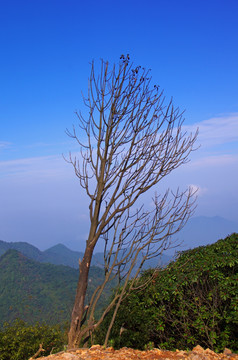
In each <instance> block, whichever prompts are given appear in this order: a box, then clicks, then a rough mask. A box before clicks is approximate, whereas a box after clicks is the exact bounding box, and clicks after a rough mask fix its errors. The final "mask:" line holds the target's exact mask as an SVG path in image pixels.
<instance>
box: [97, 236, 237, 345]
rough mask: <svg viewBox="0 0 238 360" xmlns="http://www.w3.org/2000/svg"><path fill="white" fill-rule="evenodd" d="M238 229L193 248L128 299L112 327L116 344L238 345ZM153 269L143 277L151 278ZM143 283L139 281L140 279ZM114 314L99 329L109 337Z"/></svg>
mask: <svg viewBox="0 0 238 360" xmlns="http://www.w3.org/2000/svg"><path fill="white" fill-rule="evenodd" d="M237 250H238V234H233V235H231V236H229V237H227V238H226V239H224V240H219V241H217V242H216V243H215V244H212V245H208V246H206V247H199V248H195V249H193V250H188V251H186V252H183V253H181V254H180V255H179V257H178V259H177V260H176V261H175V262H173V263H171V264H169V265H168V266H167V268H165V269H160V270H158V271H157V272H156V273H155V275H154V276H153V277H152V280H151V282H150V284H149V286H147V288H146V289H143V291H137V292H134V293H132V294H130V295H129V296H128V297H127V298H126V299H125V301H124V302H123V303H122V305H121V308H120V309H119V312H118V315H117V317H116V321H115V324H114V327H113V329H112V333H111V343H113V344H114V346H115V347H120V346H128V347H135V348H141V349H142V348H144V347H145V346H146V345H147V344H149V343H152V342H153V343H154V344H155V346H157V347H161V348H166V349H171V350H174V349H176V348H180V349H191V348H192V347H193V346H194V345H197V344H200V345H201V346H203V347H209V348H211V349H213V350H215V351H221V350H223V349H224V348H225V347H229V348H231V349H233V351H237V350H238V343H237V340H236V339H237V333H236V329H237V324H238V311H237V310H238V305H237V298H238V288H237V284H238V282H237V280H238V278H237V269H238V259H237ZM151 274H152V270H150V271H149V270H148V271H146V272H144V273H143V275H142V276H141V279H140V281H141V282H143V281H144V280H145V278H148V279H149V278H150V276H151ZM138 285H139V284H138ZM110 317H111V315H109V316H108V318H106V319H105V322H104V324H103V326H102V327H101V328H100V331H99V332H98V333H97V337H98V341H101V342H103V338H104V336H105V333H106V330H107V326H108V323H109V322H110Z"/></svg>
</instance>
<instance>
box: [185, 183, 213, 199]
mask: <svg viewBox="0 0 238 360" xmlns="http://www.w3.org/2000/svg"><path fill="white" fill-rule="evenodd" d="M189 188H190V189H191V190H192V191H193V192H194V193H195V192H196V195H197V196H201V195H204V194H206V193H207V191H208V189H207V188H205V187H201V186H199V185H195V184H190V185H189Z"/></svg>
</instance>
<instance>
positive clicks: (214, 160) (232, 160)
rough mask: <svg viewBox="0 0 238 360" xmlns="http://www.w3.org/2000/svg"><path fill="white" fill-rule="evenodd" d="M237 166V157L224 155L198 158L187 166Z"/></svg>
mask: <svg viewBox="0 0 238 360" xmlns="http://www.w3.org/2000/svg"><path fill="white" fill-rule="evenodd" d="M236 164H237V165H238V155H236V154H224V155H211V156H205V157H201V158H198V159H196V160H193V161H191V162H190V163H189V164H188V166H190V167H193V168H209V167H210V168H211V167H223V166H228V165H230V166H232V165H234V166H235V165H236Z"/></svg>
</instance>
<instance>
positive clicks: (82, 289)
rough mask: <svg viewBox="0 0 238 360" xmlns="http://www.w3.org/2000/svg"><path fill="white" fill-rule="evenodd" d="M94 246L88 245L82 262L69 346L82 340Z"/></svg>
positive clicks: (76, 344) (75, 345)
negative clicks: (81, 334) (81, 332)
mask: <svg viewBox="0 0 238 360" xmlns="http://www.w3.org/2000/svg"><path fill="white" fill-rule="evenodd" d="M92 255H93V248H92V247H86V250H85V254H84V257H83V259H82V262H81V264H80V272H79V280H78V286H77V290H76V296H75V303H74V307H73V311H72V316H71V325H70V330H69V334H68V348H69V349H74V348H75V347H77V346H78V345H79V343H80V341H81V338H80V328H81V322H82V319H83V315H84V312H85V306H84V302H85V296H86V291H87V286H88V275H89V268H90V264H91V260H92Z"/></svg>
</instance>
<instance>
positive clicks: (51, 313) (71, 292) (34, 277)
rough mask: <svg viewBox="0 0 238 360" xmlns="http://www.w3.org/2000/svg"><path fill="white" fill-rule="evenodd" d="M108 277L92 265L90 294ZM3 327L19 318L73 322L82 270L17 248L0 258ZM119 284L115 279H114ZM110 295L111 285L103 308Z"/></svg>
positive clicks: (0, 309)
mask: <svg viewBox="0 0 238 360" xmlns="http://www.w3.org/2000/svg"><path fill="white" fill-rule="evenodd" d="M103 276H104V272H103V270H102V269H100V268H98V267H94V266H93V267H91V269H90V281H89V288H88V294H89V295H90V294H92V291H93V290H94V289H95V287H96V286H97V285H98V283H99V282H100V281H101V279H102V277H103ZM0 280H1V281H0V314H1V317H0V326H1V325H2V324H3V323H4V321H10V322H11V321H12V320H14V319H16V318H21V319H24V320H25V321H26V322H28V323H32V324H33V323H35V322H36V321H40V322H43V321H46V322H47V324H58V323H62V322H64V321H69V319H70V313H71V309H72V306H73V301H74V296H75V289H76V285H77V280H78V271H77V270H75V269H72V268H70V267H66V266H63V265H60V266H56V265H52V264H43V263H39V262H36V261H34V260H30V259H28V258H27V257H25V256H24V255H23V254H21V253H20V252H18V251H16V250H8V251H7V252H6V253H5V254H4V255H2V256H1V258H0ZM114 286H115V282H114ZM109 295H110V290H109V289H108V288H107V289H106V292H105V294H104V295H103V298H102V300H101V302H100V304H99V309H98V311H100V308H102V307H103V305H104V303H105V301H106V300H107V298H108V296H109Z"/></svg>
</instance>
